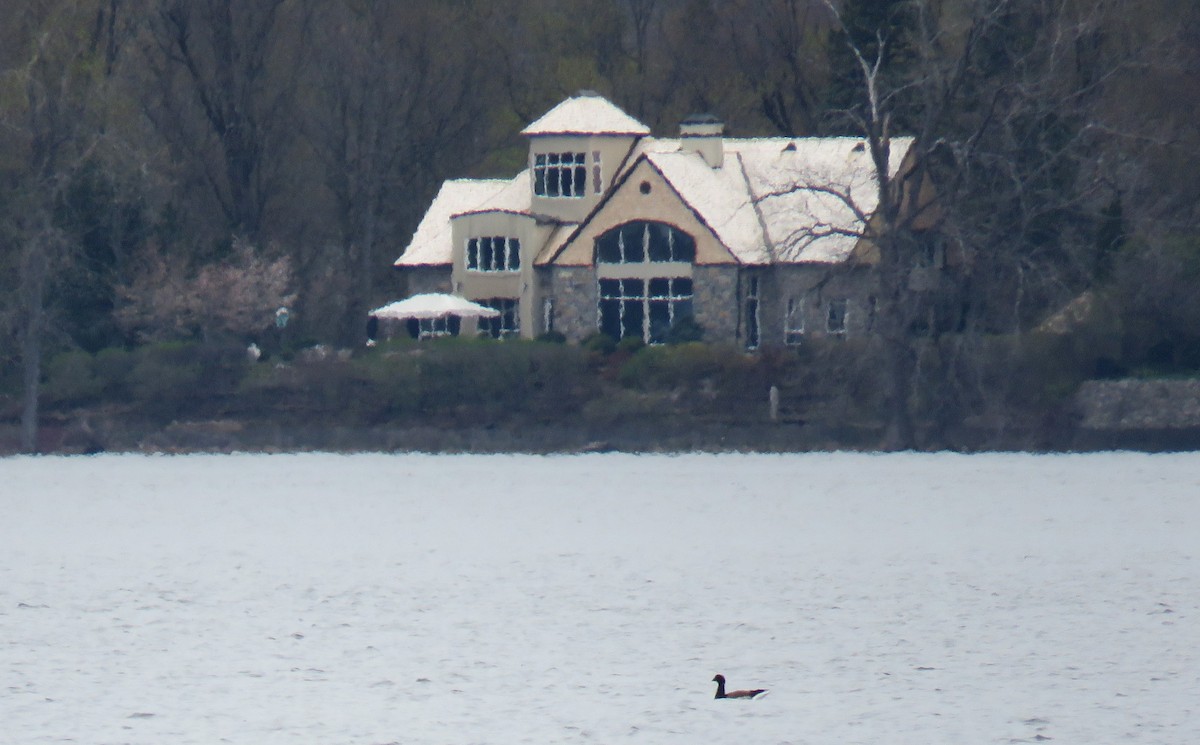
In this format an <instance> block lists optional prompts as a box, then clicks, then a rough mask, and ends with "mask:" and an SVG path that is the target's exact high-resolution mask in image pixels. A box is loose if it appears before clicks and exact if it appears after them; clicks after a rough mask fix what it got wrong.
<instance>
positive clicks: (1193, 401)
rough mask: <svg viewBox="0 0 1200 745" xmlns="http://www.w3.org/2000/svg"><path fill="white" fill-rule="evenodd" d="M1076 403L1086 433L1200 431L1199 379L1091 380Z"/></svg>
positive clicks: (1077, 397) (1081, 388) (1083, 388)
mask: <svg viewBox="0 0 1200 745" xmlns="http://www.w3.org/2000/svg"><path fill="white" fill-rule="evenodd" d="M1075 402H1076V406H1077V407H1078V410H1079V413H1080V415H1081V417H1082V420H1081V422H1080V425H1081V426H1082V427H1083V428H1084V429H1091V430H1099V431H1139V430H1181V429H1193V428H1195V429H1200V379H1192V380H1090V381H1088V382H1086V383H1084V384H1083V385H1082V386H1081V387H1080V389H1079V392H1078V394H1076V398H1075Z"/></svg>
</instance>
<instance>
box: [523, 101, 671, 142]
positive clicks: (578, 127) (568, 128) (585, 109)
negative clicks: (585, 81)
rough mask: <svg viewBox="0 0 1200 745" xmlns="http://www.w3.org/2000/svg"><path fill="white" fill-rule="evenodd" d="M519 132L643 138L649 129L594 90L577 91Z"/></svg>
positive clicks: (529, 134) (537, 134) (526, 133)
mask: <svg viewBox="0 0 1200 745" xmlns="http://www.w3.org/2000/svg"><path fill="white" fill-rule="evenodd" d="M521 134H523V135H526V136H529V137H534V136H539V135H579V134H587V135H625V136H634V137H642V136H645V135H648V134H650V128H649V127H647V126H646V125H645V124H642V123H641V122H639V121H638V120H637V119H634V118H633V117H632V116H630V115H629V114H626V113H625V112H624V111H622V110H621V108H620V107H618V106H617V105H616V104H614V103H613V102H611V101H609V100H608V99H607V98H605V97H604V96H601V95H600V94H599V93H596V92H595V91H579V92H578V93H577V94H575V95H574V96H571V97H570V98H567V99H566V100H564V101H561V102H559V104H558V105H557V106H555V107H554V108H552V109H550V110H549V111H547V112H546V113H545V114H543V115H542V116H541V118H539V119H538V120H537V121H535V122H533V123H532V124H530V125H529V126H528V127H526V128H525V129H523V130H521Z"/></svg>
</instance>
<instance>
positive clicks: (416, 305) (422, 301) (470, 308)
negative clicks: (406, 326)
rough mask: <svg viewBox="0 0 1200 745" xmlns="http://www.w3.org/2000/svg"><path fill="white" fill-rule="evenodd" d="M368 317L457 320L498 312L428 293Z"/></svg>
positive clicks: (379, 309)
mask: <svg viewBox="0 0 1200 745" xmlns="http://www.w3.org/2000/svg"><path fill="white" fill-rule="evenodd" d="M370 315H372V316H375V317H376V318H400V319H406V318H416V319H418V320H419V319H423V318H445V317H446V316H458V317H459V318H495V317H496V316H498V315H500V311H498V310H496V309H495V308H489V307H487V306H486V305H480V304H479V303H473V302H471V301H470V300H467V299H466V298H461V297H458V296H457V295H446V294H443V293H438V292H430V293H425V294H422V295H413V296H412V297H409V298H405V299H404V300H397V301H396V302H394V303H388V304H387V305H384V306H383V307H380V308H376V309H375V310H373V311H371V313H370Z"/></svg>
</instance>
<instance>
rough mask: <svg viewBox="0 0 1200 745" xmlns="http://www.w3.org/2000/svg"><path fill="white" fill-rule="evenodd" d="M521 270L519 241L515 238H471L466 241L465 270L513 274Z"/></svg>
mask: <svg viewBox="0 0 1200 745" xmlns="http://www.w3.org/2000/svg"><path fill="white" fill-rule="evenodd" d="M520 268H521V241H519V240H517V239H516V238H500V237H496V236H491V237H487V238H472V239H470V240H469V241H467V269H470V270H472V271H476V272H515V271H517V270H519V269H520Z"/></svg>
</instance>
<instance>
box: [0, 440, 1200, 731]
mask: <svg viewBox="0 0 1200 745" xmlns="http://www.w3.org/2000/svg"><path fill="white" fill-rule="evenodd" d="M1197 546H1200V454H1178V455H1144V454H1131V453H1108V454H1089V455H1053V456H1051V455H1017V454H1003V455H1001V454H997V455H970V456H963V455H949V454H940V455H914V454H908V455H862V454H805V455H678V456H661V455H653V456H644V455H643V456H637V455H620V454H604V455H585V456H554V457H537V456H433V455H350V456H346V455H321V454H306V455H274V456H263V455H215V456H214V455H195V456H157V457H155V456H137V455H103V456H96V457H76V458H57V457H50V458H10V459H0V676H2V680H3V683H2V685H3V686H4V688H5V690H4V695H3V696H0V742H5V743H13V744H14V745H16V744H18V743H19V744H21V745H32V744H34V743H63V742H76V743H88V744H97V745H100V744H109V743H113V744H115V743H146V744H147V745H150V744H154V745H159V744H162V743H171V744H172V745H181V744H183V743H196V744H205V745H207V744H209V743H245V744H246V745H260V744H262V743H365V744H370V745H383V744H386V743H405V744H408V743H429V744H431V745H433V744H434V743H437V744H439V745H444V744H445V743H537V744H538V745H545V744H547V743H587V742H595V743H604V744H605V745H611V743H613V742H629V743H648V744H653V745H660V744H668V743H680V744H682V743H696V742H713V743H733V742H755V743H793V744H798V743H813V744H816V743H837V744H838V745H847V744H849V743H870V744H871V745H876V744H877V743H890V742H895V743H915V742H920V743H923V744H925V743H956V744H958V743H964V742H969V743H1015V742H1038V741H1042V740H1049V739H1052V740H1053V741H1055V742H1059V743H1076V742H1077V743H1124V742H1137V743H1155V744H1156V745H1161V744H1164V743H1167V744H1170V743H1179V744H1180V745H1183V744H1185V743H1187V744H1189V745H1190V744H1191V743H1195V742H1200V712H1197V704H1196V702H1197V696H1196V692H1197V691H1200V609H1198V608H1197V605H1198V603H1200V571H1198V570H1200V566H1198V564H1197V558H1196V557H1197V554H1196V551H1197ZM718 672H720V673H723V674H725V675H726V677H727V678H728V679H729V684H730V686H731V687H732V688H743V687H765V688H769V689H770V693H769V695H768V696H766V697H765V698H761V699H758V700H754V701H714V700H713V691H714V684H713V683H711V682H710V681H711V679H712V677H713V674H714V673H718Z"/></svg>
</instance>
